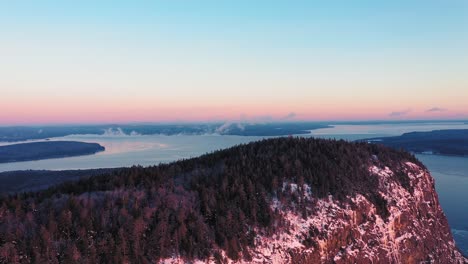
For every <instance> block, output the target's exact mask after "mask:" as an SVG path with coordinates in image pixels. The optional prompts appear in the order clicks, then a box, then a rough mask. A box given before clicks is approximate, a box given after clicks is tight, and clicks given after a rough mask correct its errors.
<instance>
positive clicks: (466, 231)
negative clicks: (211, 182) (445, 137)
mask: <svg viewBox="0 0 468 264" xmlns="http://www.w3.org/2000/svg"><path fill="white" fill-rule="evenodd" d="M438 129H468V125H467V124H463V123H462V122H430V123H429V122H428V123H398V124H395V123H393V124H362V125H361V124H356V125H336V126H334V127H332V128H324V129H317V130H312V131H311V134H310V135H301V136H306V137H307V136H314V137H320V138H336V139H345V140H357V139H363V138H371V137H384V136H398V135H401V134H403V133H406V132H413V131H431V130H438ZM263 138H266V137H246V136H227V135H222V136H221V135H175V136H164V135H149V136H141V135H131V136H130V135H73V136H66V137H60V138H52V139H50V140H74V141H82V142H95V143H99V144H101V145H103V146H104V147H105V148H106V150H105V151H104V152H100V153H97V154H95V155H88V156H78V157H68V158H60V159H47V160H40V161H26V162H14V163H3V164H0V172H2V171H13V170H29V169H34V170H42V169H43V170H68V169H92V168H114V167H127V166H132V165H142V166H149V165H155V164H159V163H165V162H171V161H175V160H179V159H183V158H190V157H196V156H199V155H202V154H205V153H207V152H212V151H215V150H219V149H223V148H228V147H231V146H235V145H238V144H243V143H248V142H251V141H256V140H261V139H263ZM7 144H12V143H5V142H3V143H1V142H0V145H7ZM417 157H418V159H420V160H421V161H422V162H423V163H424V164H425V165H426V166H427V167H428V169H429V170H430V172H431V174H432V176H433V177H434V178H435V181H436V189H437V192H438V194H439V199H440V203H441V205H442V207H443V209H444V212H445V214H446V215H447V218H448V221H449V224H450V226H451V228H452V232H453V234H454V237H455V240H456V242H457V246H458V247H459V248H460V249H462V251H463V252H464V253H465V254H468V158H463V157H449V156H437V155H417Z"/></svg>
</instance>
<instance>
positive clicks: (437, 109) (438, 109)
mask: <svg viewBox="0 0 468 264" xmlns="http://www.w3.org/2000/svg"><path fill="white" fill-rule="evenodd" d="M444 111H447V109H445V108H440V107H437V106H436V107H432V108H430V109H427V110H426V112H444Z"/></svg>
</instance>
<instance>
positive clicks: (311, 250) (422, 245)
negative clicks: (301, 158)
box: [253, 162, 467, 263]
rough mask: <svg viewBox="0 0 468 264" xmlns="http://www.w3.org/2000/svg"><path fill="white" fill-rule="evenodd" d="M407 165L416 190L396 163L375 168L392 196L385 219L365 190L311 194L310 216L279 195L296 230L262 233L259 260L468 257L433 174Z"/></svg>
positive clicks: (373, 260) (381, 184) (387, 195)
mask: <svg viewBox="0 0 468 264" xmlns="http://www.w3.org/2000/svg"><path fill="white" fill-rule="evenodd" d="M405 166H406V168H405V171H406V173H407V175H408V177H409V179H410V182H409V184H410V186H411V188H410V189H412V192H411V191H408V190H406V189H405V188H403V187H402V186H401V184H400V183H399V181H398V180H397V177H396V175H395V173H394V172H393V171H392V170H391V169H390V168H388V167H384V168H379V167H377V166H371V167H370V168H369V174H370V176H371V177H372V176H374V177H377V178H378V181H379V184H378V185H379V187H378V192H379V193H380V194H381V195H382V197H384V199H385V200H386V202H387V208H388V211H389V214H388V216H387V217H386V218H385V219H383V218H382V216H380V215H379V214H378V213H377V208H376V207H375V206H374V205H373V203H372V202H370V201H369V200H368V199H367V198H366V197H364V196H363V195H360V194H358V195H356V196H354V197H348V199H345V201H344V202H340V201H336V200H335V199H334V198H333V196H332V195H330V196H329V197H328V198H325V199H314V198H312V197H310V196H309V198H308V204H309V205H310V207H311V211H312V212H313V213H312V214H311V215H309V216H307V217H306V218H304V217H302V216H300V215H299V214H297V213H294V212H293V211H294V210H290V209H288V208H290V206H288V205H282V204H281V203H279V202H278V201H276V200H273V202H272V207H274V208H275V209H276V208H278V209H280V211H282V214H283V216H284V217H285V219H287V220H288V222H289V224H290V229H289V230H290V232H286V233H282V234H278V235H276V236H273V237H266V236H259V237H257V240H256V247H255V250H254V258H253V260H254V262H257V263H265V262H266V263H467V259H465V258H464V257H463V256H462V255H461V254H460V253H459V251H458V250H457V249H456V247H455V243H454V240H453V238H452V235H451V233H450V228H449V226H448V223H447V220H446V218H445V215H444V213H443V211H442V209H441V207H440V204H439V201H438V197H437V193H436V192H435V189H434V180H433V178H432V177H431V175H430V174H429V172H428V171H427V170H425V169H423V168H421V167H419V166H418V165H416V164H414V163H411V162H406V163H405ZM292 185H293V186H294V188H292V189H293V190H294V191H296V190H298V189H296V188H295V185H294V184H292ZM304 189H305V190H306V189H307V186H304ZM281 209H283V210H281ZM304 241H308V242H307V243H304ZM304 244H306V245H311V246H309V247H308V246H306V245H304Z"/></svg>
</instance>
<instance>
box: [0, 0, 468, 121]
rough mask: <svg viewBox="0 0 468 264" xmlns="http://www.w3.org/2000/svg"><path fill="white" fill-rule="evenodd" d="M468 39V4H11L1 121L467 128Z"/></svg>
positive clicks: (0, 13) (3, 40) (2, 21)
mask: <svg viewBox="0 0 468 264" xmlns="http://www.w3.org/2000/svg"><path fill="white" fill-rule="evenodd" d="M467 29H468V1H320V2H319V1H21V0H18V1H2V2H1V3H0V30H1V32H2V33H1V35H0V57H1V58H3V59H2V60H3V63H2V64H1V65H0V77H1V78H0V87H1V89H2V92H3V94H4V98H6V100H7V101H8V102H9V103H8V104H7V106H4V107H5V109H4V111H1V112H3V114H1V113H0V123H8V122H10V123H15V122H35V121H38V122H39V121H51V122H65V121H67V120H68V121H70V120H71V121H74V120H76V121H86V120H89V121H96V122H98V121H112V120H114V119H116V118H117V117H119V118H122V121H125V120H128V121H158V120H173V119H174V120H185V119H187V120H211V119H236V118H237V117H239V116H246V115H247V116H252V117H253V116H260V115H271V116H284V115H286V114H288V113H291V112H294V113H296V116H297V118H298V119H386V118H391V119H394V118H464V117H467V115H468V107H467V106H466V103H465V102H466V101H468V87H467V86H468V80H467V78H466V77H465V75H466V72H467V70H468V48H467V47H468V30H467ZM83 105H84V106H86V109H87V110H86V111H83V109H82V106H83ZM435 108H437V109H441V111H427V110H429V109H435ZM442 110H443V111H442ZM395 112H398V113H404V114H402V115H399V116H395V115H392V113H395ZM122 116H123V117H122ZM91 117H92V118H91ZM93 118H94V119H93ZM91 119H92V120H91Z"/></svg>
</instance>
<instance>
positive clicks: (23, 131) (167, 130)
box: [0, 122, 330, 142]
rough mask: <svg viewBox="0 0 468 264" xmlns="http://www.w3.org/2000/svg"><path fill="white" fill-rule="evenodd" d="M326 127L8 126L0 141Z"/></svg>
mask: <svg viewBox="0 0 468 264" xmlns="http://www.w3.org/2000/svg"><path fill="white" fill-rule="evenodd" d="M327 127H330V126H329V125H328V124H325V123H318V122H272V123H256V124H252V123H248V122H227V123H181V124H112V125H87V126H84V125H81V126H12V127H0V142H1V141H4V142H16V141H25V140H33V139H47V138H54V137H64V136H68V135H85V134H93V135H110V136H124V135H156V134H161V135H178V134H186V135H201V134H220V135H237V136H284V135H294V134H309V133H310V130H313V129H319V128H327Z"/></svg>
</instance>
